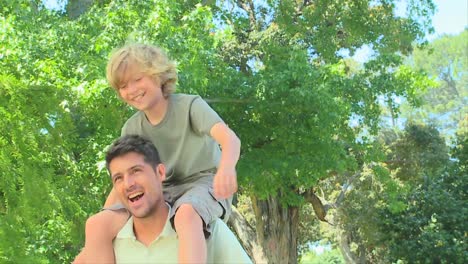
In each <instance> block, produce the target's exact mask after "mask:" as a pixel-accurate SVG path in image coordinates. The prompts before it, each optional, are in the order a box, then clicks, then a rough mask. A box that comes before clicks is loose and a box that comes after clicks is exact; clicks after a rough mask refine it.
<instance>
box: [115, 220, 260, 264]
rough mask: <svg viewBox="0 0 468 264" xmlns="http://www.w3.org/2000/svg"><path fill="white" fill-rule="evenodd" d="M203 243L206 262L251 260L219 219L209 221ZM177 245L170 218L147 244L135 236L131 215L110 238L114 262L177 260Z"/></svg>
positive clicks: (162, 261)
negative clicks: (209, 225) (207, 236)
mask: <svg viewBox="0 0 468 264" xmlns="http://www.w3.org/2000/svg"><path fill="white" fill-rule="evenodd" d="M168 219H169V217H168ZM206 242H207V249H208V252H207V253H208V254H207V262H208V263H236V264H239V263H252V261H251V260H250V258H249V257H248V255H247V254H246V253H245V251H244V249H243V248H242V246H241V245H240V243H239V241H238V240H237V238H236V237H235V236H234V234H233V233H232V232H231V230H230V229H229V228H228V226H227V225H226V224H225V223H224V222H223V221H222V220H220V219H218V220H216V222H215V223H213V232H212V233H211V236H210V238H209V239H207V241H206ZM178 248H179V241H178V239H177V233H176V232H175V231H174V229H172V226H171V224H170V221H167V222H166V225H165V226H164V229H163V231H162V232H161V234H160V235H159V236H158V237H157V238H156V239H155V240H154V241H153V242H151V244H150V245H149V246H148V247H146V246H145V245H144V244H143V243H141V242H140V241H138V240H137V239H136V237H135V233H134V232H133V217H130V219H129V220H128V221H127V223H126V224H125V226H124V227H123V228H122V229H121V230H120V232H119V233H118V234H117V237H116V238H115V239H114V252H115V260H116V263H132V264H136V263H177V255H178Z"/></svg>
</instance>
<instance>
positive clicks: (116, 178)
mask: <svg viewBox="0 0 468 264" xmlns="http://www.w3.org/2000/svg"><path fill="white" fill-rule="evenodd" d="M121 179H122V176H117V177H114V182H118V181H120V180H121Z"/></svg>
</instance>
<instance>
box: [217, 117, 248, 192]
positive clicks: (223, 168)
mask: <svg viewBox="0 0 468 264" xmlns="http://www.w3.org/2000/svg"><path fill="white" fill-rule="evenodd" d="M210 134H211V136H212V137H213V138H214V140H216V142H217V143H218V144H219V145H220V146H221V161H220V162H219V165H218V171H217V172H216V175H215V177H214V182H213V188H214V194H215V196H216V198H217V199H227V198H229V197H231V196H232V195H233V194H234V193H235V192H236V191H237V175H236V164H237V161H238V160H239V155H240V144H241V143H240V140H239V138H238V137H237V136H236V134H235V133H234V131H232V130H231V129H230V128H229V127H228V126H227V125H226V124H225V123H223V122H219V123H216V124H215V125H214V126H213V127H212V128H211V130H210Z"/></svg>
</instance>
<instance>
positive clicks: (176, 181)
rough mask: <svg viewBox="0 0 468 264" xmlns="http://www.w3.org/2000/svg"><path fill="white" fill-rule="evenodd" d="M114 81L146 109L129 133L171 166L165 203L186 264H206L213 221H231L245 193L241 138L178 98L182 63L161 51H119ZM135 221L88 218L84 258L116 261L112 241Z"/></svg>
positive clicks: (199, 106) (120, 216)
mask: <svg viewBox="0 0 468 264" xmlns="http://www.w3.org/2000/svg"><path fill="white" fill-rule="evenodd" d="M107 79H108V81H109V82H110V84H111V86H112V87H113V88H114V89H115V90H116V92H117V93H118V95H119V96H120V98H121V99H122V100H123V101H125V102H126V103H128V104H129V105H131V106H132V107H134V108H136V109H137V110H139V111H138V112H137V113H135V114H134V115H133V116H132V117H130V119H128V120H127V122H126V123H125V125H124V127H123V128H122V135H130V134H138V135H142V136H145V137H147V138H149V139H150V140H151V141H152V142H153V143H154V144H155V145H156V147H157V149H158V150H159V152H160V155H161V159H162V161H163V162H164V163H165V164H166V168H167V170H166V172H167V177H166V180H165V181H164V182H163V190H164V198H165V199H166V201H167V202H169V204H170V205H171V207H172V208H173V210H172V212H171V223H172V225H173V227H174V229H175V231H176V232H177V235H178V237H179V253H178V260H179V263H205V262H206V256H207V252H206V242H205V238H206V237H209V235H210V231H211V226H210V223H212V222H213V221H214V220H216V219H217V218H225V219H227V217H228V216H229V214H230V210H231V208H230V207H231V199H232V195H233V194H234V193H235V192H236V191H237V176H236V170H235V166H236V164H237V161H238V159H239V153H240V141H239V139H238V138H237V136H236V135H235V133H234V132H233V131H232V130H231V129H229V128H228V126H227V125H226V124H225V123H224V122H223V121H222V119H221V118H220V117H219V116H218V114H217V113H216V112H215V111H214V110H213V109H212V108H211V107H210V106H208V104H207V103H206V102H205V101H204V100H203V99H201V98H200V97H199V96H194V95H186V94H174V93H173V92H174V90H175V86H176V82H177V72H176V67H175V63H174V62H172V61H171V60H169V58H168V57H167V55H166V54H165V53H164V52H163V51H162V50H161V49H159V48H157V47H154V46H150V45H143V44H130V45H127V46H124V47H123V48H121V49H119V50H117V51H115V52H114V53H113V55H112V56H111V58H110V60H109V63H108V65H107ZM219 146H221V149H222V151H221V150H220V148H219ZM129 199H131V200H134V199H138V197H129ZM119 203H120V201H119V200H118V198H117V196H116V195H115V193H114V190H112V191H111V193H110V195H109V197H108V199H107V201H106V203H105V205H104V207H110V206H113V207H114V208H119V209H120V208H122V207H121V206H119V205H118V204H119ZM127 218H128V215H127V214H126V213H124V212H122V211H119V210H114V211H112V210H104V211H102V212H100V213H98V214H96V215H94V216H92V217H91V218H90V219H88V221H87V223H86V243H85V248H84V250H83V253H82V254H81V255H83V256H81V257H80V260H84V261H85V262H86V260H88V261H92V262H101V263H103V262H106V263H109V262H114V254H113V250H112V240H113V239H114V238H115V236H116V234H117V233H118V231H119V230H120V228H121V227H122V226H123V225H124V224H125V222H126V220H127Z"/></svg>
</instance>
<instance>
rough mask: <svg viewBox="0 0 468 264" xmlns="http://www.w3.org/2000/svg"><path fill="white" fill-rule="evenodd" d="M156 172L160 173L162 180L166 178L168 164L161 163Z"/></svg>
mask: <svg viewBox="0 0 468 264" xmlns="http://www.w3.org/2000/svg"><path fill="white" fill-rule="evenodd" d="M156 172H157V174H158V175H159V177H160V179H161V181H164V180H165V179H166V166H164V164H162V163H159V164H158V165H157V166H156Z"/></svg>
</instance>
